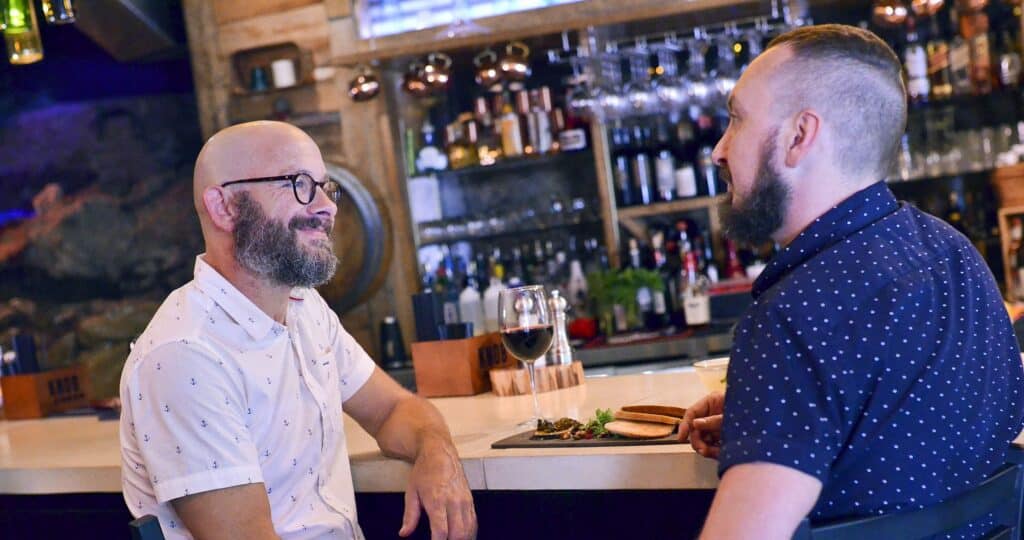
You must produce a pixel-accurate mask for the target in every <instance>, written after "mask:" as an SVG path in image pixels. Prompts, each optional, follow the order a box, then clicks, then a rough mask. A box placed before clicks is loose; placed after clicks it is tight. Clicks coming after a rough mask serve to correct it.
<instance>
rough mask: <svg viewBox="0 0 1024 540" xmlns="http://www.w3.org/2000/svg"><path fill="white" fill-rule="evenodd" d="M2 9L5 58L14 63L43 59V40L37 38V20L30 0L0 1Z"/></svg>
mask: <svg viewBox="0 0 1024 540" xmlns="http://www.w3.org/2000/svg"><path fill="white" fill-rule="evenodd" d="M0 9H3V11H4V17H3V20H4V22H5V23H6V29H4V41H5V42H6V43H7V60H8V61H9V62H10V63H12V64H15V65H24V64H31V63H34V62H38V61H40V60H42V59H43V42H42V40H41V39H40V38H39V22H38V21H37V20H36V11H35V7H34V6H33V5H32V1H31V0H7V1H6V2H0Z"/></svg>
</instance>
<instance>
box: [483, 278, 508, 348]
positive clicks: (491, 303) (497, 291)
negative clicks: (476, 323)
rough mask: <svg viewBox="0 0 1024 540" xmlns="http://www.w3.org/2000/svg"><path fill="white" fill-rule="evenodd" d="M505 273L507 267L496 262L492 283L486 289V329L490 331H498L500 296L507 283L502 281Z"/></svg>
mask: <svg viewBox="0 0 1024 540" xmlns="http://www.w3.org/2000/svg"><path fill="white" fill-rule="evenodd" d="M504 275H505V269H504V268H503V267H502V266H501V263H496V264H495V265H494V269H493V270H492V274H491V283H490V285H488V287H487V289H486V290H485V291H484V329H485V330H486V331H487V332H488V333H490V332H497V331H498V297H500V296H501V291H503V290H505V285H504V284H503V283H502V282H501V280H502V278H503V277H504Z"/></svg>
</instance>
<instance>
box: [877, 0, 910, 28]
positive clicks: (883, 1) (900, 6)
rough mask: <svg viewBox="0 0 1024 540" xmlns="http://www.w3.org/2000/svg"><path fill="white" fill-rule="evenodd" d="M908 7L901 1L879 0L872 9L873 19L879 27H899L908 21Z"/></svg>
mask: <svg viewBox="0 0 1024 540" xmlns="http://www.w3.org/2000/svg"><path fill="white" fill-rule="evenodd" d="M907 12H908V10H907V5H906V4H904V3H903V2H902V1H900V0H878V1H877V2H875V5H874V6H872V8H871V18H872V20H873V21H874V22H875V24H877V25H879V26H888V27H897V26H900V25H902V24H903V23H904V22H906V20H907V14H908V13H907Z"/></svg>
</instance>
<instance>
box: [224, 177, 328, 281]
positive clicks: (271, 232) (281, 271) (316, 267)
mask: <svg viewBox="0 0 1024 540" xmlns="http://www.w3.org/2000/svg"><path fill="white" fill-rule="evenodd" d="M234 205H235V208H236V209H237V210H238V222H237V223H236V224H235V231H234V238H235V258H236V259H237V260H238V263H239V264H240V265H241V266H242V267H243V268H245V269H246V270H249V271H250V272H252V273H254V274H256V275H258V276H260V277H263V278H266V279H269V280H270V281H272V282H274V283H277V284H279V285H285V286H288V287H316V286H318V285H323V284H324V283H327V282H328V281H329V280H330V279H331V277H332V276H333V275H334V271H335V270H337V268H338V258H337V257H335V256H334V246H333V245H332V243H331V242H330V240H327V241H323V242H317V244H316V247H315V248H314V249H306V248H303V247H302V246H300V245H299V239H298V232H297V231H299V230H301V229H314V228H321V229H324V230H325V231H326V232H327V233H328V234H330V229H329V228H328V227H329V222H328V221H327V220H321V219H318V218H315V217H307V218H302V217H294V218H292V219H291V221H289V222H288V226H287V227H285V226H284V225H283V224H281V223H278V222H276V221H273V220H271V219H270V218H268V217H267V215H266V214H265V213H264V212H263V210H262V209H261V208H260V206H259V204H258V203H257V202H256V201H255V200H253V198H252V197H251V196H250V195H249V194H248V193H244V192H243V193H239V194H238V195H236V196H235V201H234Z"/></svg>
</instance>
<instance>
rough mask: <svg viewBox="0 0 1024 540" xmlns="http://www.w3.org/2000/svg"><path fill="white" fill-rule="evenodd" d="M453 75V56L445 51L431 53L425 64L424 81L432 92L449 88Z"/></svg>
mask: <svg viewBox="0 0 1024 540" xmlns="http://www.w3.org/2000/svg"><path fill="white" fill-rule="evenodd" d="M451 75H452V58H451V57H450V56H448V55H447V54H444V53H438V52H435V53H430V55H429V56H427V63H426V65H424V66H423V77H422V78H423V82H424V83H425V84H426V85H427V88H428V89H429V90H430V91H431V92H435V91H439V90H444V89H446V88H448V83H449V82H451Z"/></svg>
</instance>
